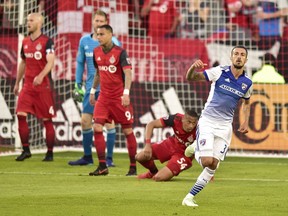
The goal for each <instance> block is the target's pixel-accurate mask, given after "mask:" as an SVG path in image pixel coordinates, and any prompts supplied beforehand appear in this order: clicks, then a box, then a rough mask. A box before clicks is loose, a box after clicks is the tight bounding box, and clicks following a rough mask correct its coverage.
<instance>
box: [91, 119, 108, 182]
mask: <svg viewBox="0 0 288 216" xmlns="http://www.w3.org/2000/svg"><path fill="white" fill-rule="evenodd" d="M104 121H105V120H103V119H102V120H101V119H96V121H95V123H94V125H93V128H94V145H95V148H96V152H97V156H98V161H99V165H98V167H97V169H96V170H95V171H94V172H90V173H89V175H90V176H99V175H107V174H108V173H109V171H108V167H107V165H106V160H105V149H106V144H105V139H104V136H103V125H104Z"/></svg>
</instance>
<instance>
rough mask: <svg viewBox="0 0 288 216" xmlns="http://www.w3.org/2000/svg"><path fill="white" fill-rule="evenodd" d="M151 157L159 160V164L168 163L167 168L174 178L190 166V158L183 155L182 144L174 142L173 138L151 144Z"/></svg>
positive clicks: (183, 148)
mask: <svg viewBox="0 0 288 216" xmlns="http://www.w3.org/2000/svg"><path fill="white" fill-rule="evenodd" d="M151 146H152V156H153V158H154V159H159V160H160V162H161V163H164V162H166V161H168V163H167V165H166V166H167V167H168V168H169V169H170V170H171V172H172V173H173V175H174V176H177V175H179V173H180V172H182V171H183V170H186V169H189V168H190V167H191V166H192V160H191V158H188V157H186V156H185V155H184V152H185V148H186V147H184V146H183V145H182V144H179V143H177V141H176V142H175V138H173V137H169V138H167V139H166V140H163V141H161V142H159V143H153V144H152V145H151Z"/></svg>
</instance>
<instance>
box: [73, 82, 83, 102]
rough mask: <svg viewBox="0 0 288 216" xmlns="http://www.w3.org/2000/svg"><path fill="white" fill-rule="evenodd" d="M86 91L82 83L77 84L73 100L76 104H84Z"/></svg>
mask: <svg viewBox="0 0 288 216" xmlns="http://www.w3.org/2000/svg"><path fill="white" fill-rule="evenodd" d="M84 94H85V91H84V90H83V89H82V84H81V83H75V88H74V90H73V99H74V100H75V101H76V102H82V101H83V99H84Z"/></svg>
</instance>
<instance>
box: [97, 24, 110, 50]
mask: <svg viewBox="0 0 288 216" xmlns="http://www.w3.org/2000/svg"><path fill="white" fill-rule="evenodd" d="M112 36H113V29H112V27H111V26H110V25H108V24H106V25H102V26H99V27H98V28H97V39H98V41H99V43H100V45H101V46H105V45H108V44H110V43H112Z"/></svg>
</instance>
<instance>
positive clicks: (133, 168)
mask: <svg viewBox="0 0 288 216" xmlns="http://www.w3.org/2000/svg"><path fill="white" fill-rule="evenodd" d="M135 175H137V169H136V166H130V168H129V171H128V173H127V174H126V176H135Z"/></svg>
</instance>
